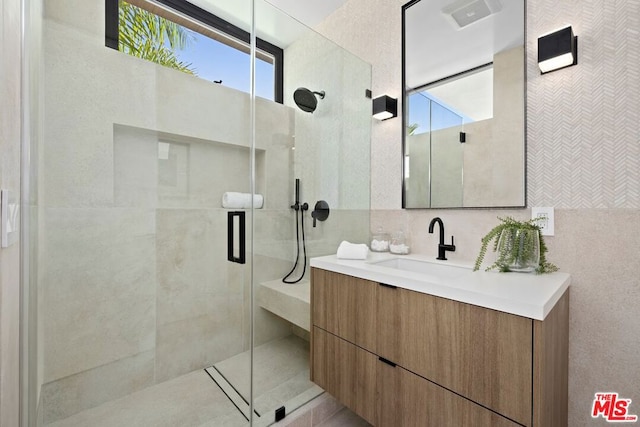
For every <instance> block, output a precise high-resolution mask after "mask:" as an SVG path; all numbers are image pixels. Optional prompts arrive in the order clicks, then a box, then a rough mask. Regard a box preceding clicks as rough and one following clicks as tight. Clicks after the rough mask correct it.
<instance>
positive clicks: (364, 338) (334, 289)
mask: <svg viewBox="0 0 640 427" xmlns="http://www.w3.org/2000/svg"><path fill="white" fill-rule="evenodd" d="M311 275H312V277H311V284H312V286H311V290H312V292H311V307H312V312H311V314H312V318H311V320H312V325H317V326H319V327H320V328H322V329H324V330H326V331H328V332H331V333H332V334H334V335H337V336H339V337H341V338H343V339H345V340H347V341H350V342H352V343H354V344H356V345H358V346H360V347H362V348H365V349H367V350H369V351H371V352H372V353H375V352H376V341H377V330H376V317H377V316H376V300H377V299H376V293H377V290H378V287H379V286H378V284H377V283H375V282H371V281H369V280H364V279H359V278H356V277H352V276H347V275H344V274H339V273H334V272H331V271H326V270H320V269H316V268H312V269H311Z"/></svg>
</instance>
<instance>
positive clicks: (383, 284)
mask: <svg viewBox="0 0 640 427" xmlns="http://www.w3.org/2000/svg"><path fill="white" fill-rule="evenodd" d="M378 285H380V286H384V287H385V288H391V289H398V287H397V286H394V285H387V284H386V283H378Z"/></svg>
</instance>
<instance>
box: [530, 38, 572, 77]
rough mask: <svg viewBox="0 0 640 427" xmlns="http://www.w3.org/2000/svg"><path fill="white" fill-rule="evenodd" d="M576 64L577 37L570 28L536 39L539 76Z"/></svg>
mask: <svg viewBox="0 0 640 427" xmlns="http://www.w3.org/2000/svg"><path fill="white" fill-rule="evenodd" d="M577 63H578V37H577V36H574V35H573V30H572V29H571V26H568V27H565V28H562V29H560V30H558V31H555V32H553V33H550V34H546V35H544V36H542V37H540V38H538V66H539V67H540V71H541V74H545V73H548V72H551V71H555V70H559V69H560V68H565V67H570V66H572V65H576V64H577Z"/></svg>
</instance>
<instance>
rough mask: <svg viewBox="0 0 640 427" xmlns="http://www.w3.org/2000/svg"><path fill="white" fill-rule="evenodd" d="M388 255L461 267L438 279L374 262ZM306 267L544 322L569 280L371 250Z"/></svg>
mask: <svg viewBox="0 0 640 427" xmlns="http://www.w3.org/2000/svg"><path fill="white" fill-rule="evenodd" d="M392 258H405V259H415V260H420V261H428V262H433V263H434V264H440V265H448V266H452V267H463V268H465V269H466V271H462V272H461V273H460V274H458V275H457V277H455V278H449V279H439V278H437V277H433V276H427V275H425V274H422V273H414V272H411V271H404V270H398V269H394V268H390V267H382V266H378V265H375V264H373V263H374V262H379V261H383V260H386V259H392ZM310 265H311V267H317V268H321V269H324V270H329V271H333V272H336V273H342V274H346V275H349V276H354V277H359V278H361V279H366V280H371V281H374V282H379V283H384V284H388V285H393V286H397V287H399V288H404V289H408V290H412V291H416V292H422V293H425V294H429V295H434V296H438V297H442V298H447V299H451V300H455V301H460V302H464V303H468V304H473V305H477V306H480V307H485V308H490V309H493V310H498V311H503V312H506V313H511V314H515V315H518V316H524V317H528V318H531V319H535V320H544V318H545V317H546V316H547V314H549V312H550V311H551V309H553V307H554V306H555V304H556V303H557V302H558V300H559V299H560V297H561V296H562V295H563V294H564V292H565V291H566V290H567V288H568V287H569V283H570V282H571V276H570V275H568V274H566V273H557V272H556V273H550V274H533V273H499V272H493V271H491V272H485V271H475V272H474V271H472V267H471V266H468V265H461V264H456V263H452V262H449V261H437V260H435V259H434V258H432V257H425V256H420V255H393V254H389V253H373V252H371V253H369V256H368V258H367V260H364V261H356V260H345V259H337V258H336V256H335V255H329V256H323V257H316V258H311V260H310Z"/></svg>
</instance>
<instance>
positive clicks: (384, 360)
mask: <svg viewBox="0 0 640 427" xmlns="http://www.w3.org/2000/svg"><path fill="white" fill-rule="evenodd" d="M378 360H379V361H381V362H382V363H386V364H387V365H389V366H391V367H393V368H395V367H396V364H395V363H393V362H392V361H391V360H387V359H385V358H384V357H380V356H378Z"/></svg>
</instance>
